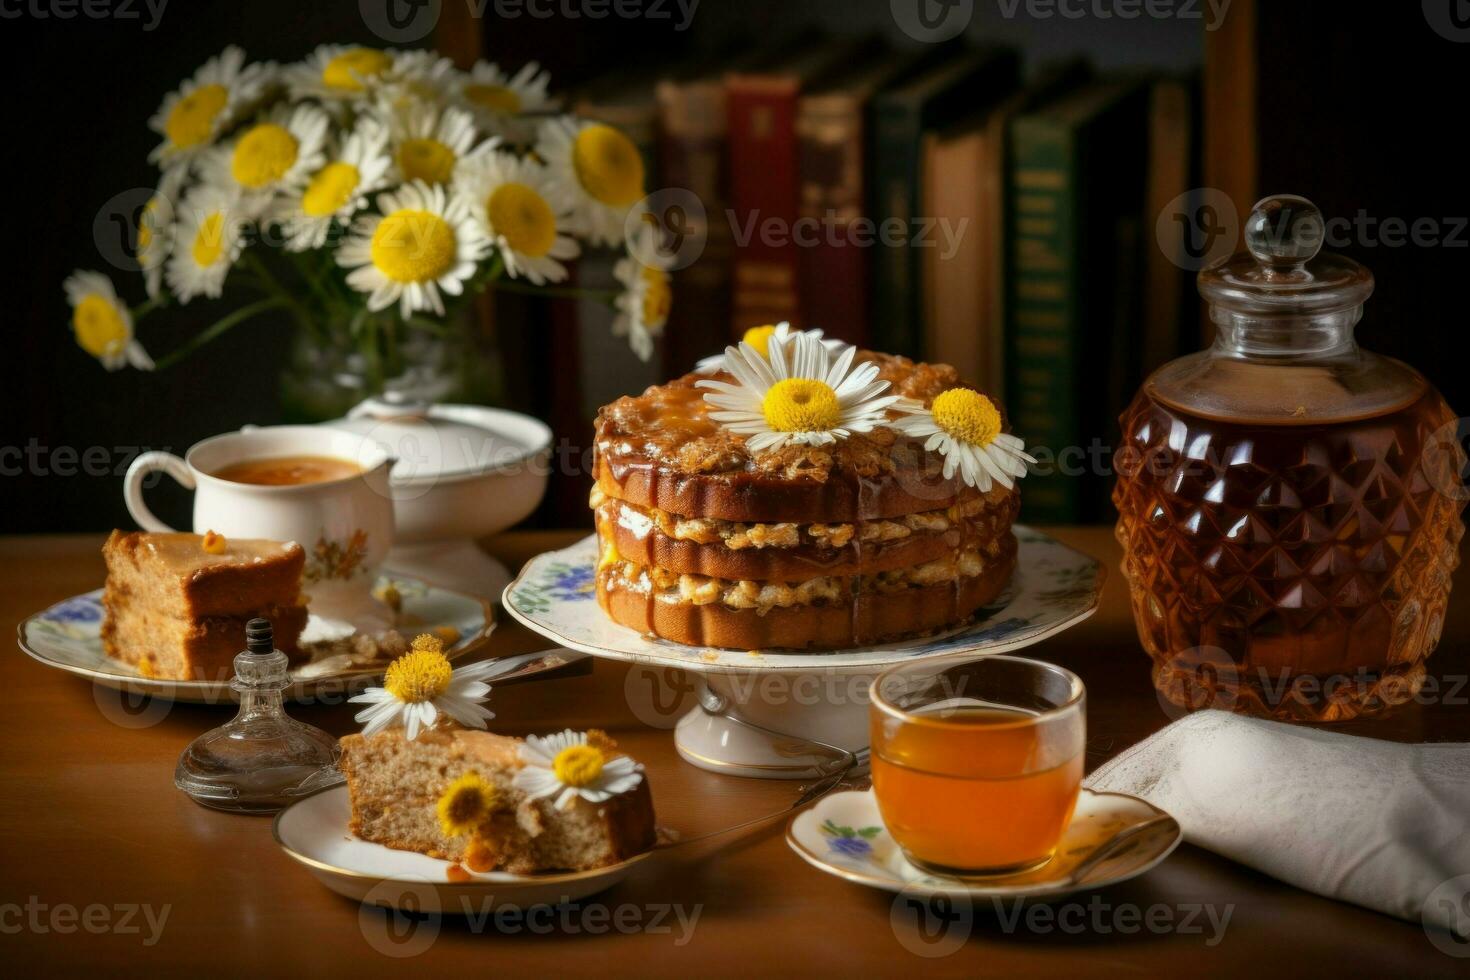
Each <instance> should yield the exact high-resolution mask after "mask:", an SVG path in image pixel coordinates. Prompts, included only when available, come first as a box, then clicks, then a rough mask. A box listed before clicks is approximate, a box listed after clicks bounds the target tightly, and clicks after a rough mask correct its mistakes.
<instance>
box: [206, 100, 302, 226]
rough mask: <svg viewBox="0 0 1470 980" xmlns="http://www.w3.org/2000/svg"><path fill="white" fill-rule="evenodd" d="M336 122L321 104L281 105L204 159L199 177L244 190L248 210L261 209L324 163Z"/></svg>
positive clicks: (242, 191)
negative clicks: (328, 135) (328, 140)
mask: <svg viewBox="0 0 1470 980" xmlns="http://www.w3.org/2000/svg"><path fill="white" fill-rule="evenodd" d="M330 126H331V120H330V118H329V117H328V116H327V114H326V113H325V112H323V111H322V110H321V109H319V108H317V107H316V106H312V105H298V106H294V107H293V106H287V105H278V106H276V107H275V108H273V109H272V110H271V111H270V112H269V113H268V114H267V115H266V116H265V117H264V118H262V119H259V120H257V121H256V122H255V123H253V124H251V125H249V126H245V127H243V128H242V129H241V130H240V133H239V135H238V136H236V137H235V138H234V139H233V140H231V141H230V142H229V143H228V144H226V145H224V146H219V147H216V148H215V149H213V150H211V151H209V153H208V154H206V155H205V156H204V158H203V163H202V165H201V167H200V177H201V179H202V180H204V181H205V182H207V183H210V184H214V185H216V186H219V187H226V188H230V189H231V190H234V191H237V192H238V193H239V194H240V199H241V203H242V205H243V206H244V207H245V209H246V210H248V211H252V212H255V213H259V212H261V211H263V210H264V209H265V208H266V207H267V206H269V204H270V203H271V199H272V196H273V195H274V194H275V192H277V191H280V190H284V189H288V188H294V187H298V186H300V185H302V184H304V183H305V182H306V180H307V178H308V177H309V176H310V175H311V174H313V173H315V172H316V171H317V170H318V169H319V168H320V167H321V165H322V163H323V162H324V161H325V153H324V149H325V146H326V141H327V132H328V129H329V128H330Z"/></svg>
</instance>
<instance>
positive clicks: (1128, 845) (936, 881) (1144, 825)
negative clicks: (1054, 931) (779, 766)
mask: <svg viewBox="0 0 1470 980" xmlns="http://www.w3.org/2000/svg"><path fill="white" fill-rule="evenodd" d="M1120 835H1126V836H1120ZM1183 838H1184V833H1183V831H1181V830H1180V829H1179V824H1178V822H1177V821H1175V820H1174V818H1173V817H1171V816H1169V815H1168V814H1167V813H1165V812H1164V811H1163V810H1160V809H1159V808H1158V807H1156V806H1154V805H1153V804H1151V803H1147V802H1145V801H1143V800H1140V799H1138V798H1137V797H1134V796H1126V795H1124V794H1122V793H1097V792H1094V791H1092V790H1090V789H1087V788H1086V787H1084V788H1083V790H1082V795H1081V796H1080V797H1079V798H1078V800H1077V809H1076V811H1075V812H1074V813H1073V814H1072V822H1071V823H1070V824H1068V826H1067V830H1066V832H1065V833H1063V834H1062V840H1061V843H1060V844H1058V845H1057V849H1056V853H1055V855H1054V856H1053V857H1052V859H1051V860H1050V861H1048V862H1047V863H1046V864H1045V865H1043V866H1042V867H1040V868H1037V869H1036V870H1034V871H1027V872H1024V873H1022V874H1015V875H1005V876H997V877H994V878H987V879H965V880H962V879H959V878H943V877H939V876H936V875H932V874H929V873H928V872H926V871H922V870H920V869H919V868H916V867H914V865H912V864H910V863H909V860H908V858H906V857H904V854H903V851H902V850H900V849H899V847H898V845H897V844H896V843H895V842H894V840H893V838H892V837H890V836H889V834H888V830H887V829H886V828H885V827H884V826H883V817H882V815H881V814H880V813H879V812H878V799H877V797H875V796H874V795H873V791H872V790H871V789H866V790H857V791H851V792H845V793H833V794H831V795H830V796H825V797H823V798H822V799H821V800H819V801H817V803H816V805H814V806H812V807H811V808H810V809H807V810H803V811H802V812H801V813H799V814H797V815H796V817H795V818H794V819H793V820H792V821H791V825H790V826H789V827H788V828H787V830H786V843H787V844H790V845H791V849H792V850H793V851H795V852H796V853H797V854H799V855H801V857H802V859H803V860H805V861H806V862H807V863H808V864H810V865H811V866H812V867H814V868H817V869H819V870H821V871H825V872H827V873H828V874H830V875H836V876H837V877H839V878H846V879H847V880H848V881H854V882H857V883H858V884H860V885H867V886H869V887H871V888H881V889H884V890H885V891H891V892H904V893H905V894H910V895H915V896H920V897H927V896H931V895H951V896H954V895H963V896H966V897H968V898H971V899H974V898H1059V897H1061V896H1063V895H1068V894H1071V893H1072V892H1078V891H1092V890H1094V889H1097V888H1102V887H1105V886H1107V885H1116V884H1118V883H1119V882H1122V881H1127V880H1128V879H1129V878H1133V877H1136V876H1138V875H1141V874H1143V873H1144V872H1145V871H1147V870H1149V869H1150V868H1152V867H1154V866H1155V865H1157V864H1158V863H1159V862H1160V861H1162V860H1164V858H1166V857H1168V856H1169V855H1170V854H1171V853H1173V851H1174V848H1176V847H1178V846H1179V842H1180V841H1181V840H1182V839H1183ZM1110 841H1111V842H1114V846H1111V847H1110V851H1109V853H1108V854H1107V855H1106V856H1105V857H1104V858H1102V859H1101V860H1098V861H1095V862H1089V863H1087V864H1084V862H1088V861H1089V858H1090V857H1091V856H1092V855H1094V854H1095V853H1097V852H1098V850H1099V848H1101V847H1103V845H1104V844H1108V843H1109V842H1110ZM1079 869H1080V873H1078V872H1079Z"/></svg>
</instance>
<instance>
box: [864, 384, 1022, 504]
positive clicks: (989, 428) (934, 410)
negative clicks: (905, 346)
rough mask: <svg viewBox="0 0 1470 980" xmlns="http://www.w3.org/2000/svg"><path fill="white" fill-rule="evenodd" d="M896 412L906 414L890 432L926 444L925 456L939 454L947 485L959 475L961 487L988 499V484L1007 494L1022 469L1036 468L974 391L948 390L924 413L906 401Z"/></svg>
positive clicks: (990, 403)
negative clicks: (942, 457)
mask: <svg viewBox="0 0 1470 980" xmlns="http://www.w3.org/2000/svg"><path fill="white" fill-rule="evenodd" d="M895 407H896V408H898V409H899V410H900V411H902V412H904V413H905V414H904V415H903V416H902V417H900V418H898V419H896V420H895V421H893V422H891V423H889V424H890V425H891V427H892V428H894V429H897V430H898V431H900V432H902V433H904V434H905V435H909V436H912V437H914V438H916V439H923V440H925V442H924V449H925V451H926V452H934V451H935V450H938V451H939V452H940V453H941V454H942V455H943V456H944V478H945V479H946V480H948V479H950V478H951V477H953V476H954V474H955V470H959V473H960V476H961V478H962V479H963V480H964V481H965V483H966V484H967V485H968V486H972V487H975V488H976V489H978V490H979V491H980V492H981V493H989V492H990V488H991V485H992V483H999V484H1000V485H1001V486H1003V487H1005V488H1006V489H1007V490H1009V489H1010V488H1011V487H1014V486H1015V481H1016V479H1017V478H1020V477H1023V476H1025V475H1026V464H1027V463H1035V462H1036V458H1035V457H1034V456H1031V455H1029V454H1028V453H1027V452H1026V444H1025V443H1024V442H1023V441H1021V439H1020V438H1018V437H1017V436H1013V435H1011V434H1010V433H1008V432H1002V431H1001V417H1000V409H998V408H997V407H996V406H995V402H993V401H991V400H990V399H989V398H987V397H985V396H984V395H982V394H980V392H978V391H975V390H973V389H970V388H950V389H949V390H947V391H943V392H941V393H940V394H939V395H938V396H936V397H935V399H934V401H933V402H932V403H931V404H930V406H929V407H928V408H925V407H924V406H923V405H921V404H919V403H917V402H913V401H910V400H907V399H905V400H904V401H903V403H901V404H899V405H897V406H895Z"/></svg>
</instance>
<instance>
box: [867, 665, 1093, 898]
mask: <svg viewBox="0 0 1470 980" xmlns="http://www.w3.org/2000/svg"><path fill="white" fill-rule="evenodd" d="M869 720H870V734H871V737H872V743H871V744H872V752H873V755H872V768H873V793H874V795H875V796H876V797H877V800H878V809H879V811H880V812H881V813H882V814H883V823H884V825H885V826H886V827H887V828H888V832H889V833H890V834H892V835H893V839H894V841H895V842H896V843H897V844H898V845H899V847H901V848H902V849H903V852H904V854H905V855H906V856H907V857H908V859H909V860H910V861H911V862H912V863H913V864H914V865H915V866H917V867H920V868H922V869H924V870H926V871H929V872H931V873H934V874H940V875H949V876H954V877H972V876H992V875H1006V874H1019V873H1021V872H1024V871H1029V870H1033V869H1035V868H1039V867H1041V866H1042V865H1044V864H1046V862H1047V861H1049V860H1050V859H1051V856H1052V852H1053V851H1054V850H1055V849H1056V846H1057V843H1058V841H1060V840H1061V837H1062V833H1063V831H1065V830H1066V829H1067V824H1068V822H1069V821H1070V820H1071V819H1072V811H1073V809H1074V808H1075V807H1076V805H1077V796H1078V793H1079V791H1080V790H1081V786H1082V764H1083V747H1084V741H1085V737H1086V692H1085V690H1084V688H1083V686H1082V681H1081V679H1080V678H1078V677H1077V676H1076V675H1075V674H1073V673H1072V672H1071V671H1068V670H1064V669H1062V668H1061V667H1056V666H1054V665H1052V664H1048V663H1043V662H1041V661H1038V660H1028V659H1026V658H1024V657H1009V656H981V657H976V656H974V655H971V654H964V655H960V656H958V657H941V658H937V659H930V660H923V661H918V662H916V663H911V664H900V665H898V666H896V667H893V668H891V669H890V670H887V671H885V672H884V673H883V674H881V675H879V677H878V679H877V680H876V681H875V682H874V684H873V688H872V691H871V692H870V707H869Z"/></svg>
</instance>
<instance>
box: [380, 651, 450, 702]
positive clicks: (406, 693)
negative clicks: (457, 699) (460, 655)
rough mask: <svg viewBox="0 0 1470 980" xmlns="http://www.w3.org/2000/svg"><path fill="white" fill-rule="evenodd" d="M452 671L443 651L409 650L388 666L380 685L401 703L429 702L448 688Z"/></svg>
mask: <svg viewBox="0 0 1470 980" xmlns="http://www.w3.org/2000/svg"><path fill="white" fill-rule="evenodd" d="M453 673H454V671H453V669H452V668H451V667H450V666H449V661H448V660H446V659H445V657H444V654H442V653H436V652H434V651H432V650H410V651H409V652H408V653H405V654H404V655H403V656H401V657H399V658H398V659H397V660H395V661H393V662H392V663H391V664H389V665H388V675H387V677H385V678H384V679H383V687H384V688H385V689H386V690H387V691H388V693H389V694H391V695H393V696H394V697H395V698H397V699H398V700H399V701H402V702H403V703H404V704H418V703H419V702H421V701H431V700H433V699H434V698H437V697H439V695H441V694H443V693H444V692H445V691H447V690H449V678H450V675H452V674H453Z"/></svg>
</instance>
